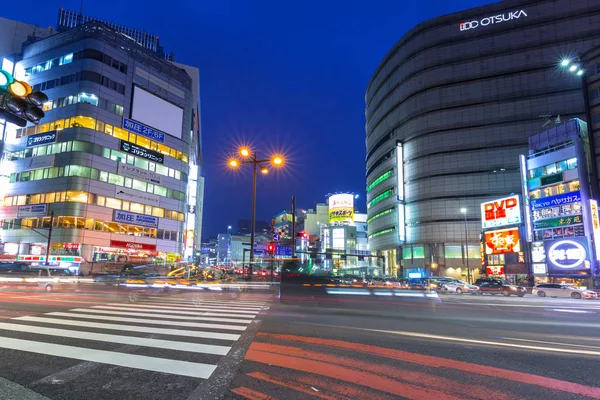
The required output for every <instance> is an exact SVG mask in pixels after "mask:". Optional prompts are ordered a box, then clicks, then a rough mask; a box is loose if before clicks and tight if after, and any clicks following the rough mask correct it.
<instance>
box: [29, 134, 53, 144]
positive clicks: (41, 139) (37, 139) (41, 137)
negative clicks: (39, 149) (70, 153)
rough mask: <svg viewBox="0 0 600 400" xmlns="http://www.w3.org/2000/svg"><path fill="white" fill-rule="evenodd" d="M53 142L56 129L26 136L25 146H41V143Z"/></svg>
mask: <svg viewBox="0 0 600 400" xmlns="http://www.w3.org/2000/svg"><path fill="white" fill-rule="evenodd" d="M54 142H56V131H50V132H46V133H38V134H37V135H31V136H27V147H33V146H41V145H43V144H50V143H54Z"/></svg>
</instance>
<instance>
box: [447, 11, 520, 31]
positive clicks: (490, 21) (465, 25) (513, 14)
mask: <svg viewBox="0 0 600 400" xmlns="http://www.w3.org/2000/svg"><path fill="white" fill-rule="evenodd" d="M525 17H527V13H526V12H525V10H515V11H510V12H507V13H504V14H498V15H493V16H491V17H485V18H482V19H476V20H473V21H470V22H461V23H460V24H459V25H458V26H459V29H460V30H461V32H462V31H468V30H469V29H475V28H479V27H480V26H488V25H495V24H500V23H502V22H507V21H511V20H513V19H519V18H525Z"/></svg>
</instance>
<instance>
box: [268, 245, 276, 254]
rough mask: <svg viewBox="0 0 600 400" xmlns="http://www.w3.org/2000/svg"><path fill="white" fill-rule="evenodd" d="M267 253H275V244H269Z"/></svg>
mask: <svg viewBox="0 0 600 400" xmlns="http://www.w3.org/2000/svg"><path fill="white" fill-rule="evenodd" d="M267 253H269V254H274V253H275V245H274V244H273V243H269V244H268V245H267Z"/></svg>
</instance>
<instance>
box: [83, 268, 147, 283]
mask: <svg viewBox="0 0 600 400" xmlns="http://www.w3.org/2000/svg"><path fill="white" fill-rule="evenodd" d="M158 276H159V275H158V274H156V273H153V272H152V271H150V270H149V269H148V268H145V267H144V266H141V267H132V266H128V265H126V266H124V267H123V269H122V270H121V271H113V272H108V273H102V274H97V275H94V278H93V280H94V282H95V283H103V284H105V285H111V286H117V285H121V284H123V283H125V282H126V281H127V280H130V279H141V280H145V279H150V278H155V277H158Z"/></svg>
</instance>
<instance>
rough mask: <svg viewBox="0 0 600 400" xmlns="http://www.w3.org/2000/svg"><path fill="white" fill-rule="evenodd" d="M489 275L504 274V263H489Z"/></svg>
mask: <svg viewBox="0 0 600 400" xmlns="http://www.w3.org/2000/svg"><path fill="white" fill-rule="evenodd" d="M487 274H488V275H504V266H502V265H488V267H487Z"/></svg>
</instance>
